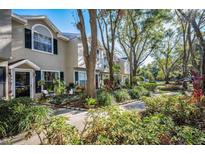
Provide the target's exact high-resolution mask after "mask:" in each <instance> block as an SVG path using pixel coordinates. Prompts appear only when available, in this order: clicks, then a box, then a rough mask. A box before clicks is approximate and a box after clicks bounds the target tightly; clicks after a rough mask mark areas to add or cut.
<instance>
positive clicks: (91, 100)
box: [85, 98, 97, 105]
mask: <svg viewBox="0 0 205 154" xmlns="http://www.w3.org/2000/svg"><path fill="white" fill-rule="evenodd" d="M85 103H86V104H87V105H96V104H97V102H96V99H94V98H86V99H85Z"/></svg>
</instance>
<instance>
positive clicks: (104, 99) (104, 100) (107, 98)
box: [97, 90, 114, 106]
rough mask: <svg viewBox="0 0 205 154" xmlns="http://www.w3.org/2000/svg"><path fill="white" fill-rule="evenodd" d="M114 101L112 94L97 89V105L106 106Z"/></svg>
mask: <svg viewBox="0 0 205 154" xmlns="http://www.w3.org/2000/svg"><path fill="white" fill-rule="evenodd" d="M113 101H114V98H113V95H112V94H111V93H109V92H108V91H104V90H99V91H97V102H98V103H99V105H102V106H108V105H111V104H112V103H113Z"/></svg>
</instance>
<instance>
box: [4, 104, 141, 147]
mask: <svg viewBox="0 0 205 154" xmlns="http://www.w3.org/2000/svg"><path fill="white" fill-rule="evenodd" d="M121 107H122V108H124V109H128V110H144V109H145V106H144V103H142V102H139V101H136V102H132V103H128V104H124V105H121ZM87 113H88V112H87V111H78V110H72V109H65V108H60V109H58V110H57V111H56V112H55V114H56V115H58V116H65V117H68V118H69V120H68V122H69V123H70V124H71V125H73V126H75V127H76V128H77V129H78V130H79V131H82V130H83V127H84V125H85V120H86V117H87ZM23 135H24V134H21V135H18V136H16V137H15V139H13V142H12V144H14V145H38V144H40V141H39V138H38V136H37V135H33V136H32V137H31V138H30V139H28V140H25V139H23V140H22V136H23ZM0 144H1V143H0ZM7 144H9V142H8V143H7Z"/></svg>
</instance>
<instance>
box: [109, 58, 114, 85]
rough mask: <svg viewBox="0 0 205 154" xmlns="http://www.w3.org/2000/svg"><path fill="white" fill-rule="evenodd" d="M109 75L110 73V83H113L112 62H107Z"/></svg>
mask: <svg viewBox="0 0 205 154" xmlns="http://www.w3.org/2000/svg"><path fill="white" fill-rule="evenodd" d="M108 63H109V73H110V81H112V83H113V81H114V72H113V65H114V64H113V60H109V62H108Z"/></svg>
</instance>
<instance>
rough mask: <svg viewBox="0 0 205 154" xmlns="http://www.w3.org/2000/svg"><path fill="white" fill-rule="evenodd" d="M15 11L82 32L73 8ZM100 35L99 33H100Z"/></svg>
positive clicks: (64, 29) (60, 28)
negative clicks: (44, 16) (44, 17)
mask: <svg viewBox="0 0 205 154" xmlns="http://www.w3.org/2000/svg"><path fill="white" fill-rule="evenodd" d="M12 12H13V13H16V14H19V15H46V16H47V17H48V18H49V19H50V20H51V21H52V22H53V23H54V25H55V26H56V27H57V28H58V29H59V30H60V31H61V32H69V33H80V32H79V30H78V29H77V28H76V26H75V23H76V22H77V20H78V18H77V13H76V10H71V9H43V10H39V9H23V10H19V9H14V10H12ZM84 15H85V16H84V18H85V25H89V17H88V14H87V13H85V14H84ZM86 32H87V34H88V35H90V29H89V28H88V27H86ZM98 36H99V35H98ZM152 61H153V59H152V58H151V57H150V56H149V57H148V58H147V59H146V60H145V62H144V65H147V64H148V63H150V62H152Z"/></svg>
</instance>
